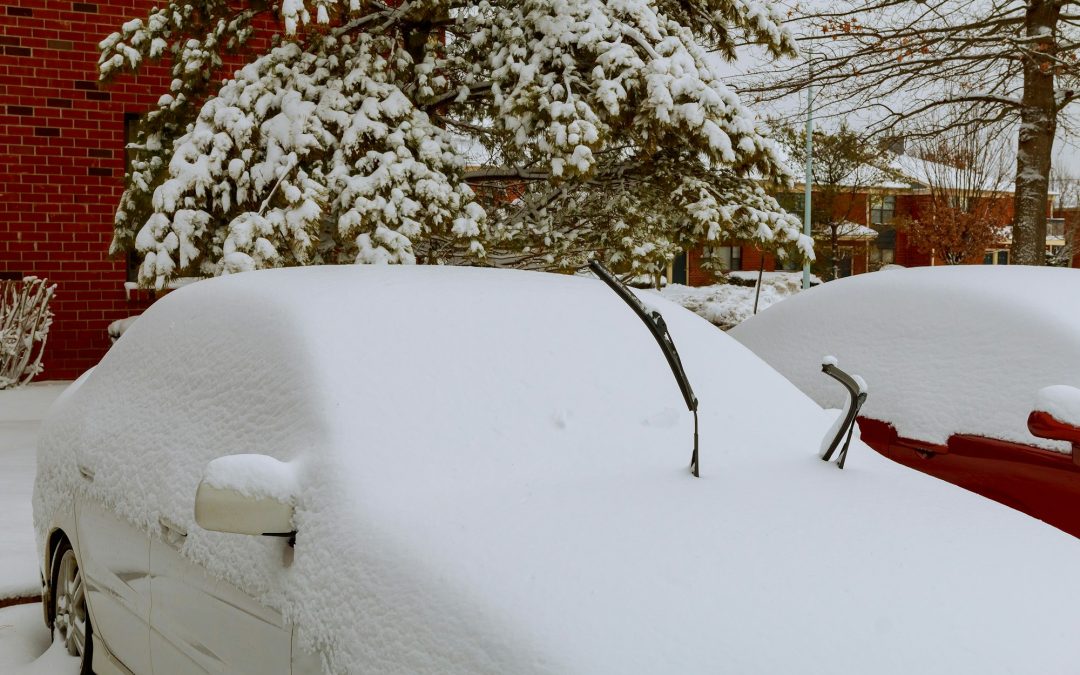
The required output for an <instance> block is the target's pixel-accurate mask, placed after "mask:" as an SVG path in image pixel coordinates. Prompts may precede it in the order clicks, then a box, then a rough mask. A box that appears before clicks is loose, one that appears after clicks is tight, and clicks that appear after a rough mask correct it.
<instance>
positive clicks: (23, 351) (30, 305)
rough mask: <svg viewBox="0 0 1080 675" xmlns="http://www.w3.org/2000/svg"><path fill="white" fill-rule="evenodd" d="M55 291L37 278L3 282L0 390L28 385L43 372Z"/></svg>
mask: <svg viewBox="0 0 1080 675" xmlns="http://www.w3.org/2000/svg"><path fill="white" fill-rule="evenodd" d="M55 290H56V286H55V285H52V286H50V285H48V284H47V283H46V281H45V280H44V279H38V278H37V277H26V278H25V279H23V280H22V281H0V389H7V388H9V387H17V386H19V385H21V384H26V383H27V382H29V381H30V380H32V379H33V378H34V376H35V375H38V374H39V373H41V371H42V370H44V366H42V365H41V356H42V354H43V353H44V352H45V340H46V339H47V338H48V336H49V326H51V325H52V319H53V313H52V311H51V310H50V309H49V301H50V300H52V296H53V291H55Z"/></svg>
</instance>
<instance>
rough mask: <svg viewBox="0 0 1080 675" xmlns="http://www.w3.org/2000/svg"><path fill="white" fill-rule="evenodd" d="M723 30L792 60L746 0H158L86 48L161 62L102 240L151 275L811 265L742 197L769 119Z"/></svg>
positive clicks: (147, 278)
mask: <svg viewBox="0 0 1080 675" xmlns="http://www.w3.org/2000/svg"><path fill="white" fill-rule="evenodd" d="M257 26H258V28H256V27H257ZM275 27H276V28H275ZM267 33H269V34H268V35H267ZM740 42H756V43H759V44H762V45H764V46H765V47H766V48H767V49H768V50H769V52H770V53H772V54H773V55H775V56H779V55H782V54H791V53H793V52H794V42H793V40H792V38H791V36H790V35H789V34H788V33H787V32H786V31H785V30H784V29H782V28H781V27H780V21H779V19H778V17H777V16H776V15H775V14H774V13H773V11H772V10H771V9H770V8H769V7H768V6H765V5H761V4H758V3H756V2H754V1H753V0H680V1H678V2H675V1H672V0H624V1H622V2H617V3H616V2H611V3H607V2H602V1H600V0H524V1H521V0H479V1H476V0H472V1H466V0H459V1H456V2H455V1H451V2H447V1H446V0H401V2H399V3H397V4H396V5H390V4H384V3H383V2H380V1H379V0H323V1H322V2H320V1H319V0H280V1H274V0H262V1H259V0H252V2H251V3H250V4H248V5H245V6H238V5H237V3H235V2H226V1H225V0H172V1H171V2H169V3H168V4H166V5H165V6H164V7H159V8H155V9H154V10H152V11H151V12H150V14H149V16H147V17H146V18H136V19H132V20H131V21H129V22H127V23H126V24H124V25H123V27H122V29H121V30H120V31H119V32H117V33H114V34H113V35H111V36H109V37H108V38H107V39H105V40H104V41H103V42H102V43H101V58H100V72H101V77H102V79H103V80H106V81H108V80H110V79H112V78H114V77H116V76H117V75H119V74H121V73H124V72H138V71H139V70H140V69H142V68H144V67H146V66H147V65H148V64H151V63H155V62H163V63H167V64H169V66H170V67H171V69H172V75H173V80H172V83H171V86H170V89H169V91H168V92H163V94H162V96H161V98H160V100H159V101H158V105H157V106H156V107H155V108H154V109H153V110H151V111H150V112H149V113H148V114H146V115H145V116H144V117H143V118H142V119H141V121H140V123H139V127H138V130H137V141H136V143H135V144H134V148H135V150H136V154H137V157H136V160H135V161H134V162H133V167H132V170H131V171H130V172H129V174H128V175H127V177H126V189H125V191H124V194H123V197H122V199H121V203H120V205H119V208H118V211H117V214H116V221H115V236H114V239H113V244H112V248H113V251H114V252H115V253H119V252H122V251H129V250H135V251H137V252H138V254H139V256H140V259H141V260H142V263H141V266H140V270H139V280H140V282H141V283H143V284H144V285H150V286H158V287H160V286H161V285H163V284H164V283H166V282H167V281H168V280H169V279H170V278H172V277H174V276H177V275H181V274H196V275H214V274H223V273H230V272H237V271H243V270H248V269H254V268H262V267H274V266H285V265H306V264H317V263H343V262H360V263H414V262H425V263H439V262H473V263H486V264H507V265H522V266H525V265H528V266H539V267H545V268H567V267H572V266H575V265H578V264H581V263H582V262H583V261H584V260H585V258H586V257H587V256H588V255H591V254H593V253H594V252H600V254H601V255H602V256H603V257H604V258H605V259H607V260H608V261H609V262H611V263H615V264H618V265H621V266H622V267H623V268H627V269H632V270H636V271H649V270H655V269H658V268H659V266H661V265H663V264H665V263H666V261H667V260H668V259H670V257H671V256H672V255H673V254H674V252H675V251H676V250H678V249H679V248H680V247H685V246H687V245H690V244H692V243H697V242H702V241H706V242H709V241H721V240H725V239H744V240H753V241H755V242H756V243H758V244H759V245H761V246H763V247H766V248H769V249H772V250H775V251H777V252H778V253H779V254H780V255H787V254H794V255H800V256H801V255H806V256H812V255H813V253H812V243H811V242H810V240H808V239H805V238H803V237H802V236H801V235H800V234H799V224H798V222H797V220H796V219H795V218H793V217H791V216H790V215H788V214H787V213H786V212H785V211H784V210H783V209H782V208H780V206H779V205H778V204H777V203H776V201H775V200H773V199H772V198H771V197H769V196H767V195H766V194H765V193H764V191H763V190H762V189H761V188H760V187H759V183H760V182H766V181H773V182H777V181H779V182H783V181H786V180H788V176H787V175H786V172H785V169H784V168H783V167H782V165H781V162H780V160H779V158H778V156H777V154H776V152H775V150H774V148H773V146H772V144H771V142H770V141H769V140H768V139H767V137H766V135H765V133H764V129H763V127H762V126H761V125H759V124H758V123H757V121H756V120H755V118H754V117H753V115H752V114H751V113H750V112H749V111H748V110H747V109H746V108H745V107H743V105H742V104H741V103H740V102H739V100H738V98H737V96H736V95H735V94H733V93H732V91H730V90H729V89H728V88H727V87H726V86H725V85H724V84H723V83H722V82H721V79H720V78H719V76H718V75H717V73H716V71H715V66H713V65H710V59H711V58H712V56H711V55H710V54H709V52H715V53H716V54H718V55H720V56H721V57H724V58H727V59H733V58H734V53H735V45H736V44H738V43H740ZM256 44H259V45H266V46H265V47H264V48H263V47H259V48H257V47H256V46H255V45H256ZM237 59H240V60H242V61H243V62H244V63H246V65H243V66H242V67H241V68H240V69H239V70H236V71H235V74H233V75H232V77H231V79H228V80H227V81H225V82H224V83H221V77H222V73H223V71H227V70H229V69H228V68H226V67H225V65H224V64H226V63H230V64H231V63H233V62H234V61H235V60H237Z"/></svg>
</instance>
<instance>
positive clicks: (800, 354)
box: [730, 266, 1080, 536]
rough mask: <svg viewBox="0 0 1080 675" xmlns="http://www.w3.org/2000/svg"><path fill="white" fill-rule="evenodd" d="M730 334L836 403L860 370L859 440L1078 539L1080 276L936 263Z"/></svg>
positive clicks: (831, 291) (812, 299)
mask: <svg viewBox="0 0 1080 675" xmlns="http://www.w3.org/2000/svg"><path fill="white" fill-rule="evenodd" d="M730 333H731V335H732V336H734V337H735V338H736V339H738V340H739V341H740V342H742V343H743V344H744V345H746V346H747V347H749V348H750V349H751V350H752V351H754V352H755V353H756V354H757V355H758V356H760V357H762V358H763V359H764V360H765V361H767V362H768V363H769V364H770V365H772V366H773V367H774V368H776V369H777V370H779V371H780V372H781V373H782V374H783V375H784V376H785V377H787V378H788V379H789V380H791V381H792V382H793V383H794V384H795V385H796V386H798V387H799V388H800V389H801V390H802V391H803V392H805V393H806V394H808V395H809V396H810V397H811V398H813V399H814V400H816V401H817V402H818V403H819V404H821V405H823V406H826V407H835V408H839V407H841V406H842V405H843V404H844V401H845V399H846V397H847V394H846V393H845V392H844V390H843V388H841V387H840V386H838V385H837V384H836V383H835V382H834V381H833V380H832V379H830V378H828V377H825V376H824V375H823V374H822V372H821V363H822V357H824V356H831V357H834V358H835V359H836V360H837V361H838V362H839V364H840V365H841V366H842V367H843V368H844V369H845V370H847V371H849V372H853V373H858V374H860V375H861V376H862V377H863V378H864V379H865V380H866V383H867V386H868V389H869V391H868V398H867V400H866V403H865V405H864V406H863V407H862V409H861V410H860V412H859V426H860V429H861V435H862V440H863V441H864V442H866V443H867V444H869V445H870V446H872V447H873V448H874V449H876V450H877V451H878V452H880V453H882V454H884V455H886V456H888V457H890V458H892V459H894V460H896V461H897V462H900V463H902V464H905V465H907V466H910V467H913V468H916V469H918V470H920V471H923V472H925V473H928V474H930V475H933V476H936V477H938V478H941V479H944V480H947V481H949V482H952V483H955V484H957V485H960V486H962V487H965V488H967V489H969V490H973V491H975V492H978V493H979V494H982V495H984V496H986V497H989V498H991V499H994V500H996V501H998V502H1001V503H1003V504H1006V505H1008V506H1011V507H1013V508H1016V509H1019V510H1020V511H1023V512H1025V513H1028V514H1030V515H1032V516H1035V517H1036V518H1040V519H1042V520H1044V521H1046V522H1048V523H1050V524H1052V525H1054V526H1056V527H1059V528H1061V529H1062V530H1065V531H1066V532H1069V533H1071V534H1073V535H1075V536H1080V390H1077V389H1075V388H1076V387H1080V271H1077V270H1069V269H1054V268H1033V267H980V266H958V267H933V268H915V269H900V270H889V271H883V272H876V273H873V274H866V275H861V276H857V277H850V278H847V279H841V280H838V281H833V282H830V283H827V284H824V285H822V286H820V287H816V288H812V289H810V290H809V291H806V292H803V293H800V294H799V295H797V296H795V297H793V298H791V299H788V300H785V301H784V302H782V303H779V304H777V305H774V306H772V307H770V308H768V309H767V310H766V311H764V312H762V313H761V314H758V315H757V316H755V317H753V318H751V319H749V320H747V321H745V322H744V323H742V324H741V325H739V326H737V327H735V328H734V329H733V330H732V331H731V332H730Z"/></svg>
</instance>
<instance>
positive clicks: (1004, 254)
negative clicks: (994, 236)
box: [983, 248, 1009, 265]
mask: <svg viewBox="0 0 1080 675" xmlns="http://www.w3.org/2000/svg"><path fill="white" fill-rule="evenodd" d="M983 264H984V265H1008V264H1009V249H1007V248H988V249H986V253H985V254H983Z"/></svg>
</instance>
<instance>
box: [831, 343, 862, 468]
mask: <svg viewBox="0 0 1080 675" xmlns="http://www.w3.org/2000/svg"><path fill="white" fill-rule="evenodd" d="M836 364H837V361H836V357H835V356H826V357H824V358H823V359H821V372H823V373H825V374H826V375H828V376H829V377H831V378H833V379H834V380H836V381H837V382H839V383H840V384H842V385H844V389H847V392H848V400H847V401H846V402H845V403H844V409H843V410H841V411H840V414H839V415H837V416H836V421H835V422H833V423H832V426H831V427H829V431H828V432H826V434H825V436H824V438H822V439H821V459H823V460H825V461H826V462H828V461H829V460H831V459H832V457H833V453H835V452H836V449H837V447H839V446H840V441H841V440H843V441H844V447H843V448H841V449H840V454H839V455H838V456H837V461H836V466H838V467H839V468H841V469H843V468H844V462H846V461H847V451H848V446H850V445H851V434H852V433H853V432H854V430H855V418H856V417H858V415H859V409H860V408H862V406H863V403H865V402H866V394H867V387H866V380H864V379H862V378H861V377H859V376H858V375H848V374H847V373H845V372H844V371H842V370H840V368H839V367H837V365H836ZM845 436H846V437H847V438H846V439H845V438H844V437H845Z"/></svg>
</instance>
